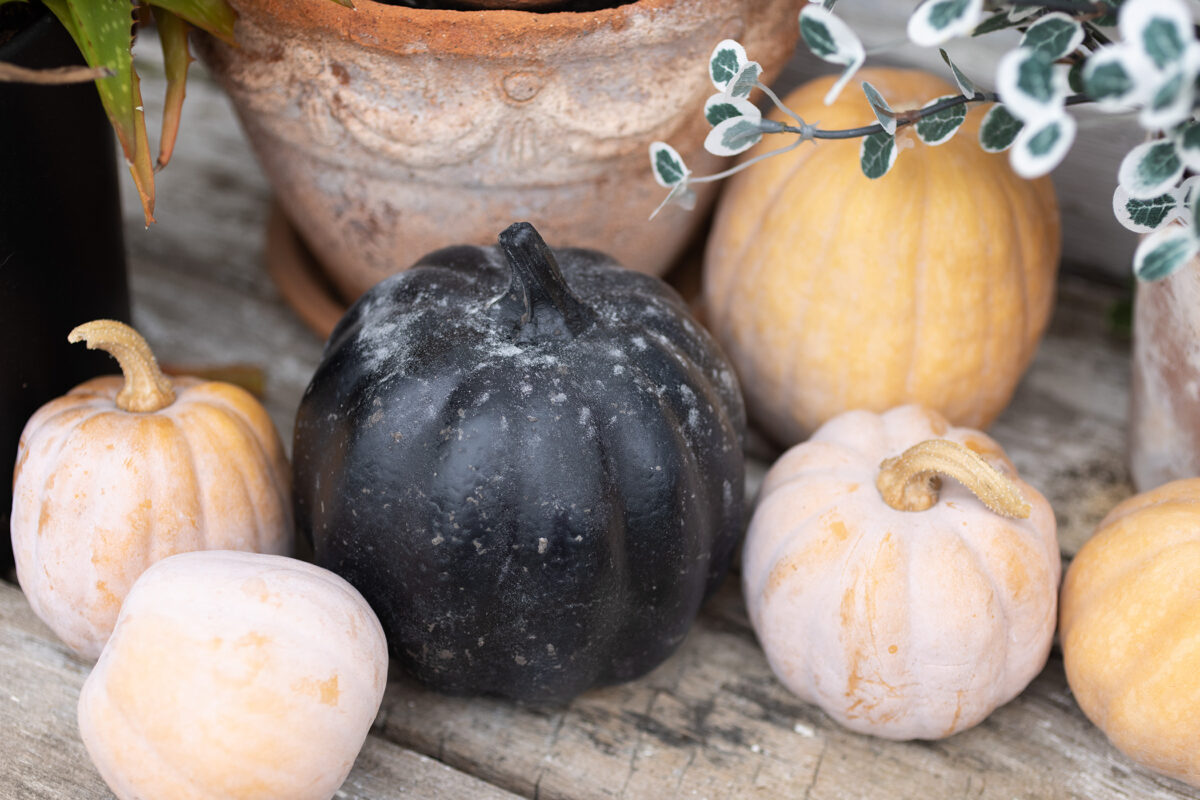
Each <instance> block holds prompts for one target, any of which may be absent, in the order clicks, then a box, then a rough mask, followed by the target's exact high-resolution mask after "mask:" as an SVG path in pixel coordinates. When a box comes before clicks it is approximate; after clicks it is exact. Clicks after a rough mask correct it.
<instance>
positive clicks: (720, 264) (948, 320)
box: [704, 69, 1060, 443]
mask: <svg viewBox="0 0 1200 800" xmlns="http://www.w3.org/2000/svg"><path fill="white" fill-rule="evenodd" d="M859 75H860V76H861V79H862V80H864V81H869V82H870V83H872V84H873V85H874V86H875V87H876V88H878V89H879V90H880V91H881V92H882V93H883V95H884V97H885V98H886V99H887V100H888V101H889V103H890V104H891V106H892V107H893V108H896V109H906V108H917V107H919V106H921V105H923V104H924V103H926V102H927V101H929V100H932V99H934V98H936V97H939V96H943V95H952V94H957V93H958V92H957V90H956V89H953V88H952V87H950V86H949V85H948V84H946V83H944V82H942V81H941V80H939V79H937V78H934V77H932V76H930V75H927V74H925V73H921V72H912V71H903V70H894V69H879V70H863V71H862V72H860V73H859ZM832 80H833V79H832V78H823V79H820V80H817V81H813V82H812V83H809V84H807V85H806V86H803V87H801V88H800V89H798V90H796V91H795V92H794V93H793V94H791V95H790V96H789V97H788V98H787V99H786V100H785V101H784V102H785V104H786V105H788V106H789V107H791V108H793V109H794V110H796V111H797V112H798V113H799V114H800V116H801V117H803V118H804V119H805V120H807V121H809V122H817V121H819V122H820V127H821V128H823V129H843V128H853V127H858V126H861V125H868V124H871V123H874V122H875V117H874V115H873V113H872V111H871V108H870V106H869V105H868V103H867V101H866V98H865V96H864V95H863V93H862V92H861V91H856V90H852V89H847V90H846V91H844V92H843V93H842V95H841V97H840V99H839V100H837V101H836V102H835V103H834V104H833V105H831V106H825V105H823V103H822V98H823V96H824V95H825V92H826V91H827V90H828V89H829V86H830V84H831V83H832ZM856 80H857V79H856ZM982 114H983V109H981V108H978V107H974V108H973V109H972V110H971V111H970V113H969V114H968V115H967V121H966V123H964V125H963V126H962V128H961V129H960V130H959V131H958V133H957V135H955V136H954V138H952V139H950V141H948V142H946V143H944V144H941V145H938V146H937V147H931V146H927V145H925V144H922V143H921V142H920V141H919V140H918V139H917V138H916V136H915V134H914V133H913V132H912V131H911V128H901V129H899V130H900V132H899V133H898V135H897V143H898V145H899V146H900V147H901V148H902V151H901V152H900V155H899V158H898V159H897V161H896V163H895V165H894V166H893V168H892V170H891V172H889V173H888V174H887V175H885V176H884V177H883V178H880V179H877V180H870V179H868V178H866V177H865V176H864V175H863V174H862V171H861V168H860V166H859V147H860V140H858V139H853V140H843V141H824V140H823V141H819V142H817V143H816V144H815V145H813V144H805V145H803V146H801V147H799V148H798V149H796V150H793V151H791V152H789V153H786V154H784V155H781V156H777V157H774V158H769V159H766V160H764V161H763V162H761V163H759V164H756V165H755V166H753V167H751V168H749V169H748V170H746V171H745V172H743V173H740V174H739V175H737V176H736V177H734V178H733V179H732V180H731V181H730V184H729V185H728V186H727V187H726V189H725V192H724V194H723V195H722V198H721V201H720V205H719V208H718V210H717V216H716V221H715V223H714V227H713V231H712V235H711V237H710V238H709V242H708V251H707V253H706V258H705V273H704V303H705V306H706V310H707V314H708V317H707V319H708V321H709V324H710V327H711V328H712V330H713V331H714V333H715V334H716V335H717V338H718V339H719V340H720V341H721V344H722V345H723V346H724V347H725V349H726V352H728V353H729V355H730V357H731V359H732V360H733V362H734V365H735V366H736V367H737V369H738V372H739V373H740V376H741V378H742V386H743V389H744V391H745V394H746V401H747V406H748V408H749V410H750V413H751V416H752V417H753V418H755V419H757V421H758V422H759V424H760V425H761V426H762V427H763V428H764V429H765V430H766V431H767V432H768V433H770V434H771V435H773V436H774V437H776V438H777V439H778V440H780V441H781V442H785V443H794V442H797V441H799V440H801V439H803V438H804V436H806V435H807V434H808V433H810V432H811V431H813V430H814V429H816V428H817V426H819V425H820V424H821V423H823V422H824V421H826V420H827V419H830V418H831V417H833V416H834V415H836V414H839V413H841V412H843V411H846V410H849V409H855V408H863V409H869V410H872V411H880V412H881V411H884V410H886V409H889V408H892V407H894V406H897V405H901V404H904V403H920V404H922V405H925V406H927V407H930V408H934V409H937V410H939V411H940V412H942V413H943V414H944V415H945V416H946V417H948V418H949V419H950V421H951V422H952V423H953V424H956V425H966V426H969V427H973V428H982V427H986V426H987V425H988V424H989V423H990V422H991V421H992V419H993V418H995V417H996V415H997V414H999V413H1000V411H1001V410H1003V408H1004V407H1005V405H1007V403H1008V401H1009V399H1010V397H1011V396H1012V393H1013V390H1014V388H1015V387H1016V384H1017V381H1018V380H1019V378H1020V376H1021V374H1022V372H1024V370H1025V368H1026V366H1028V364H1029V361H1030V359H1031V358H1032V357H1033V353H1034V350H1035V348H1036V346H1037V343H1038V340H1039V338H1040V337H1041V335H1042V332H1043V330H1044V328H1045V326H1046V322H1047V319H1048V317H1049V314H1050V309H1051V305H1052V301H1053V291H1054V276H1055V271H1056V268H1057V264H1058V255H1059V242H1060V232H1059V217H1058V207H1057V203H1056V201H1055V197H1054V190H1053V187H1052V186H1051V184H1050V181H1049V179H1048V178H1041V179H1039V180H1036V181H1032V182H1030V181H1026V180H1023V179H1021V178H1019V177H1018V176H1017V175H1016V174H1015V173H1013V172H1012V170H1011V169H1010V168H1009V166H1008V161H1007V159H1006V157H1005V156H1004V155H1002V154H1001V155H995V154H988V153H985V152H984V151H983V150H981V149H980V146H979V140H978V128H979V119H980V117H981V116H982ZM767 146H772V147H777V146H778V142H777V141H776V142H767V143H765V144H763V145H760V146H759V150H761V149H762V148H765V147H767ZM759 150H755V151H752V152H751V153H748V154H747V157H753V156H754V155H757V153H758V152H759Z"/></svg>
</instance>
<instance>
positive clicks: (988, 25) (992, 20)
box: [971, 11, 1020, 36]
mask: <svg viewBox="0 0 1200 800" xmlns="http://www.w3.org/2000/svg"><path fill="white" fill-rule="evenodd" d="M1019 24H1020V23H1019V22H1013V21H1012V20H1011V19H1009V18H1008V12H1007V11H997V12H996V13H995V14H993V15H992V16H990V17H988V18H987V19H985V20H984V21H983V22H981V23H979V24H978V25H977V26H975V30H973V31H971V35H972V36H983V35H984V34H985V33H995V32H996V31H1002V30H1004V29H1005V28H1012V27H1015V26H1017V25H1019Z"/></svg>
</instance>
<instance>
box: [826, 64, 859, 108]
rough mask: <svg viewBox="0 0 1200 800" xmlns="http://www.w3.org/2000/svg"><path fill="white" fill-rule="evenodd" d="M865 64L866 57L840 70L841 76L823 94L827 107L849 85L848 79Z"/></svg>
mask: <svg viewBox="0 0 1200 800" xmlns="http://www.w3.org/2000/svg"><path fill="white" fill-rule="evenodd" d="M865 62H866V57H863V58H861V59H859V60H858V61H855V62H854V63H853V64H850V65H848V66H847V67H846V68H845V69H844V70H842V74H841V75H839V76H838V79H837V80H836V81H834V82H833V85H832V86H830V87H829V91H828V92H826V93H825V105H829V104H831V103H832V102H833V101H834V100H837V99H838V95H840V94H841V93H842V89H845V88H846V84H847V83H849V82H850V79H851V78H853V77H854V73H856V72H858V68H859V67H861V66H862V65H863V64H864V63H865Z"/></svg>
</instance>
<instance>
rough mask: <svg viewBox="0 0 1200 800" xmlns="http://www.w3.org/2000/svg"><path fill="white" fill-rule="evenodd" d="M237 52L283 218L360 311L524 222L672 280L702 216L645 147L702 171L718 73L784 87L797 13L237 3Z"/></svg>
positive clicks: (228, 84)
mask: <svg viewBox="0 0 1200 800" xmlns="http://www.w3.org/2000/svg"><path fill="white" fill-rule="evenodd" d="M233 5H234V6H235V7H236V8H237V11H238V13H239V19H238V23H237V28H236V37H237V41H238V42H239V43H240V47H237V48H232V47H228V46H226V45H223V44H221V43H219V42H216V41H214V40H213V39H211V38H205V39H203V40H202V41H201V43H200V49H201V55H202V56H203V58H204V59H205V61H206V62H207V63H208V65H209V66H210V68H211V69H212V71H213V72H214V73H215V74H216V75H217V78H218V79H219V80H220V82H221V83H222V85H223V86H224V87H225V89H226V91H228V93H229V95H230V96H231V97H232V99H233V102H234V106H235V107H236V109H237V112H238V115H239V116H240V118H241V121H242V124H243V126H244V127H245V130H246V133H247V135H248V136H249V138H250V141H251V143H252V145H253V146H254V148H255V150H256V151H257V154H258V157H259V159H260V161H261V162H262V165H263V168H264V169H265V170H266V173H267V176H268V178H269V179H270V181H271V183H272V185H273V187H274V189H275V191H276V192H277V194H278V196H279V200H280V202H281V204H282V205H283V208H284V210H285V212H286V213H287V215H288V217H289V218H290V219H291V220H292V222H293V223H294V225H295V226H296V228H297V230H299V231H300V232H301V234H302V235H303V237H304V238H305V240H306V243H307V244H308V245H309V247H310V248H311V249H312V251H313V252H314V253H315V254H316V256H317V258H318V259H319V260H320V261H321V262H322V264H323V265H324V266H325V268H326V269H327V270H328V271H329V273H330V276H331V278H332V280H333V282H334V284H335V285H336V286H337V287H338V289H339V290H340V291H341V292H342V293H343V294H345V295H346V296H347V297H348V298H354V297H357V296H358V295H359V294H361V293H362V292H363V291H364V290H366V289H367V288H369V287H370V286H372V285H373V284H375V283H376V282H377V281H379V280H380V279H381V278H383V277H384V276H386V275H388V274H391V273H392V272H395V271H397V270H399V269H403V268H405V267H407V266H408V265H409V264H411V263H412V262H413V261H415V260H416V259H417V258H419V257H420V256H422V255H424V254H425V253H427V252H429V251H430V250H434V249H437V248H439V247H444V246H447V245H450V244H459V243H473V244H490V243H494V241H495V238H496V235H497V233H498V232H499V231H501V230H503V229H504V228H505V227H506V226H507V225H508V224H509V223H511V222H513V221H516V220H528V221H530V222H532V223H533V224H535V225H536V226H537V227H538V229H539V230H541V232H542V234H543V235H544V236H545V238H546V240H547V241H548V242H550V243H551V244H552V245H553V246H555V247H563V246H568V245H571V246H579V247H592V248H596V249H599V250H603V251H605V252H607V253H609V254H611V255H612V256H613V257H615V258H616V259H617V260H619V261H620V262H621V263H623V264H625V265H627V266H629V267H632V268H634V269H639V270H642V271H645V272H650V273H654V274H662V273H663V272H664V271H666V269H667V268H668V267H669V266H670V265H671V263H672V261H673V260H674V258H675V256H676V255H677V254H678V253H679V252H680V251H681V250H682V249H683V247H684V246H685V245H686V244H687V242H688V239H689V237H690V236H691V234H692V233H694V232H695V230H696V228H697V226H698V225H699V224H700V223H702V222H703V221H704V219H705V214H704V211H705V207H706V206H707V205H708V204H709V203H710V202H711V201H712V199H713V192H714V190H715V187H714V185H713V184H706V185H702V186H700V187H697V188H698V189H700V191H699V192H698V194H699V195H700V196H699V202H698V205H697V208H696V210H695V211H692V212H686V211H682V210H680V209H677V208H674V207H673V208H669V209H667V210H666V212H665V213H664V214H661V215H660V216H659V217H657V218H655V219H654V220H653V221H648V219H647V218H648V217H649V215H650V212H651V211H652V210H653V209H654V207H655V206H656V205H657V204H658V203H659V202H660V201H661V199H662V198H663V196H664V192H663V190H662V189H660V187H659V186H658V185H657V184H655V183H654V181H653V179H652V177H651V173H650V167H649V156H648V154H647V148H648V147H649V144H650V142H652V141H654V140H655V139H662V140H665V141H668V142H670V143H671V144H672V145H673V146H675V147H676V148H677V149H678V150H679V152H680V153H681V154H682V155H683V157H684V159H685V161H687V163H688V165H689V167H691V168H692V169H693V170H694V171H695V172H696V174H704V173H707V172H712V171H715V170H717V169H719V168H720V166H721V165H720V163H719V160H718V159H715V158H714V157H712V156H710V155H708V154H707V153H705V152H704V151H703V149H702V143H703V139H704V136H705V134H706V133H707V131H708V124H707V123H706V122H705V121H704V117H703V113H702V109H703V105H704V101H705V99H706V98H707V97H708V96H709V95H710V94H712V93H713V91H714V90H713V87H712V84H711V82H710V81H709V78H708V75H707V70H706V64H707V59H708V56H709V54H710V53H711V52H712V48H713V47H714V46H715V45H716V43H717V42H718V41H720V40H721V39H723V38H734V39H737V40H738V41H740V42H742V43H743V44H744V45H745V46H746V49H747V51H748V53H749V54H750V57H751V58H754V59H756V60H758V61H759V62H760V63H761V64H762V65H763V67H764V70H765V78H766V79H767V80H769V79H770V78H771V77H773V76H774V74H775V73H776V72H777V71H778V69H779V68H780V67H782V65H783V64H784V62H785V61H786V60H787V58H788V57H789V56H790V54H791V53H792V50H793V48H794V46H795V42H796V39H797V38H798V35H799V31H798V24H797V20H796V14H797V11H798V8H799V5H800V3H799V2H798V0H640V2H636V3H630V4H627V5H622V6H617V7H614V8H608V9H604V10H601V11H593V12H588V13H570V12H560V13H545V14H537V13H532V12H526V11H512V10H500V11H442V10H429V9H416V8H407V7H404V6H391V5H383V4H380V3H376V2H372V1H371V0H359V2H358V3H357V6H358V7H357V9H356V10H350V9H347V8H344V7H342V6H340V5H337V4H335V3H333V2H330V0H233Z"/></svg>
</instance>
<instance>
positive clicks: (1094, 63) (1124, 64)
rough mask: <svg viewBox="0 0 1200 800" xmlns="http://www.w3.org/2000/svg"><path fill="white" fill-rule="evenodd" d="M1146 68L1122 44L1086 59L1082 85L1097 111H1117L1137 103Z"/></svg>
mask: <svg viewBox="0 0 1200 800" xmlns="http://www.w3.org/2000/svg"><path fill="white" fill-rule="evenodd" d="M1148 69H1149V65H1148V64H1146V63H1145V61H1144V58H1143V57H1141V55H1140V54H1139V53H1138V52H1137V51H1136V50H1134V48H1132V47H1129V46H1127V45H1125V44H1118V45H1112V46H1109V47H1103V48H1101V49H1099V50H1097V51H1096V52H1095V53H1093V54H1092V55H1091V56H1089V57H1088V60H1087V62H1086V63H1085V64H1084V67H1083V86H1084V89H1085V91H1086V92H1087V93H1088V96H1090V97H1091V98H1092V99H1093V100H1095V101H1096V105H1097V107H1098V108H1099V109H1100V110H1101V111H1118V110H1120V109H1123V108H1127V107H1128V106H1130V105H1132V104H1134V103H1135V102H1137V100H1138V99H1139V98H1140V97H1141V95H1142V93H1143V89H1142V86H1141V82H1142V81H1143V80H1145V79H1146V77H1147V76H1146V73H1147V72H1148Z"/></svg>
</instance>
